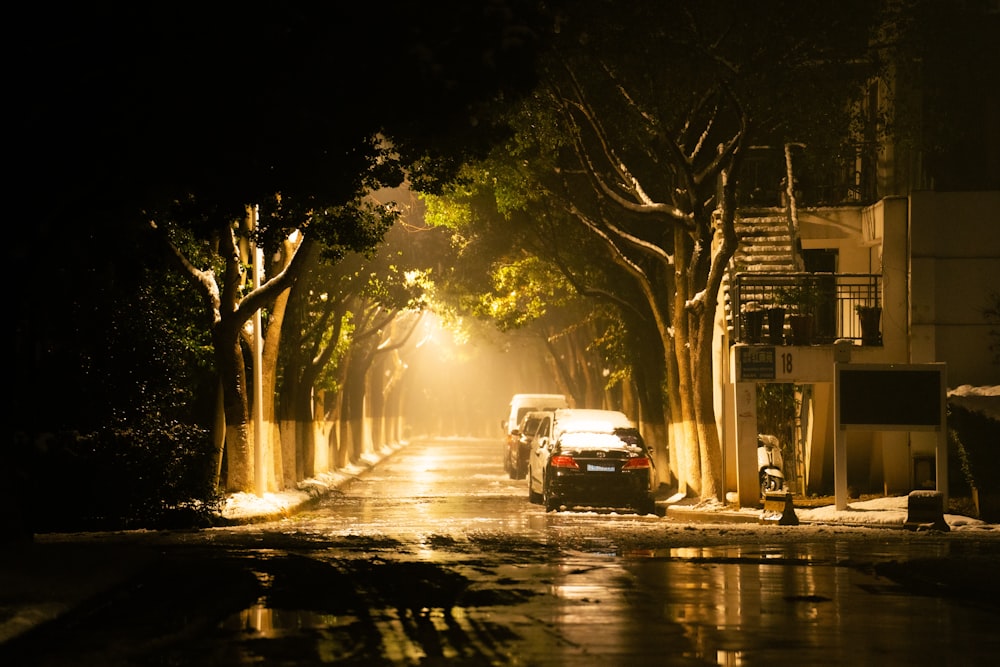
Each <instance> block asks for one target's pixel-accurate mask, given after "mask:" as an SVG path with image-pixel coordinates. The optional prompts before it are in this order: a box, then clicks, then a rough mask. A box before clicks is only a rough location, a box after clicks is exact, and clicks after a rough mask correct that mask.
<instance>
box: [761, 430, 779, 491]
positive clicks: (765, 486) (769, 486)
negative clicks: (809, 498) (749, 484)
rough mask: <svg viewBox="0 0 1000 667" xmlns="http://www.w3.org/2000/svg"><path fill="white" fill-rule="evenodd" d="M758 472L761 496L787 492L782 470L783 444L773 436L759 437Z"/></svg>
mask: <svg viewBox="0 0 1000 667" xmlns="http://www.w3.org/2000/svg"><path fill="white" fill-rule="evenodd" d="M757 470H758V472H759V474H760V495H761V496H764V495H766V494H767V493H769V492H774V491H784V490H785V473H784V471H783V470H782V459H781V442H780V441H779V440H778V438H776V437H775V436H773V435H766V434H763V433H759V434H758V435H757Z"/></svg>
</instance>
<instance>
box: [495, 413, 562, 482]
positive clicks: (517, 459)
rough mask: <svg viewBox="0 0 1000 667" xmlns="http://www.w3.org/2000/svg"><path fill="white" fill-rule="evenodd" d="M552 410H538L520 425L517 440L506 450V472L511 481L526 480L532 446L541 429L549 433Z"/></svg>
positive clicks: (525, 418) (527, 416) (516, 431)
mask: <svg viewBox="0 0 1000 667" xmlns="http://www.w3.org/2000/svg"><path fill="white" fill-rule="evenodd" d="M552 414H553V413H552V411H551V410H536V411H533V412H529V413H527V414H526V415H524V419H522V420H521V423H520V425H519V426H518V427H517V429H516V430H515V431H513V433H514V435H515V436H517V439H516V440H513V441H512V442H510V443H509V444H508V446H507V448H506V450H504V456H505V457H506V460H505V461H504V470H506V471H507V474H508V475H509V476H510V478H511V479H524V478H525V476H526V475H527V474H528V456H529V454H530V451H531V444H532V443H533V442H534V440H535V435H536V434H537V433H538V432H539V430H540V429H541V430H542V431H543V432H547V431H548V422H549V421H551V419H552Z"/></svg>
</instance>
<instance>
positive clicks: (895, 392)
mask: <svg viewBox="0 0 1000 667" xmlns="http://www.w3.org/2000/svg"><path fill="white" fill-rule="evenodd" d="M935 366H939V367H934V366H929V365H923V366H920V365H917V366H898V367H893V366H876V367H868V368H866V367H864V366H860V365H858V366H850V365H847V366H845V367H842V368H840V369H839V371H838V383H837V384H838V392H839V399H840V424H841V426H851V425H853V426H895V427H906V426H909V427H916V428H940V427H941V425H942V424H941V419H942V417H941V414H942V410H943V405H942V403H943V396H944V394H943V387H942V383H943V382H944V373H943V368H942V367H940V365H935Z"/></svg>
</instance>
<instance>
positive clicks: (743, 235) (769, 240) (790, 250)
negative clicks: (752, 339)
mask: <svg viewBox="0 0 1000 667" xmlns="http://www.w3.org/2000/svg"><path fill="white" fill-rule="evenodd" d="M735 225H736V236H737V237H738V238H739V246H738V247H737V249H736V252H735V253H734V255H733V258H732V260H730V264H729V271H728V272H727V274H726V276H725V278H724V279H723V304H724V307H725V313H726V329H727V330H728V332H729V338H730V340H732V339H733V332H734V326H735V318H736V313H734V312H733V310H734V306H733V302H732V295H731V292H730V278H731V276H733V275H735V274H737V273H751V272H761V273H765V272H766V273H794V272H797V271H802V263H801V253H800V252H799V248H800V244H799V239H798V236H797V235H794V234H793V233H792V226H791V225H790V224H789V219H788V211H787V210H776V209H771V210H758V211H747V212H746V213H744V215H740V216H737V218H736V222H735Z"/></svg>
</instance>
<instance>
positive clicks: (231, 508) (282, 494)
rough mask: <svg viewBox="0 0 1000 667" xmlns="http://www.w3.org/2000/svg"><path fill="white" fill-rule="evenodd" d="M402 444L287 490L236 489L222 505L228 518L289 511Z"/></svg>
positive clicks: (373, 462)
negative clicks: (254, 490)
mask: <svg viewBox="0 0 1000 667" xmlns="http://www.w3.org/2000/svg"><path fill="white" fill-rule="evenodd" d="M402 446H403V444H398V445H385V446H383V447H382V448H381V449H380V450H379V451H377V452H369V453H367V454H365V455H363V456H362V457H361V460H360V461H359V462H358V463H356V464H352V465H350V466H348V467H346V468H342V469H340V470H336V471H333V472H324V473H320V474H318V475H316V476H315V477H313V478H311V479H307V480H305V481H302V482H299V483H298V486H297V488H294V489H286V490H284V491H275V492H271V491H269V492H266V493H265V494H264V495H262V496H258V495H257V494H255V493H234V494H232V495H230V496H229V497H227V498H226V500H225V502H224V503H223V506H222V516H223V518H225V519H230V520H237V519H248V518H253V517H271V516H275V515H283V514H288V512H289V511H290V510H292V509H294V508H296V507H298V506H299V505H301V504H303V503H305V502H308V501H309V500H312V499H313V498H316V497H319V496H321V495H323V494H324V493H326V492H328V491H330V490H331V489H335V488H337V487H339V486H341V485H343V484H345V483H346V482H348V481H350V480H352V479H354V478H355V477H357V476H358V475H360V474H361V473H363V472H365V471H366V470H369V469H371V467H372V466H374V465H375V464H377V463H378V462H379V461H381V460H382V459H384V458H385V457H386V456H389V455H390V454H392V453H393V452H395V451H396V450H398V449H400V448H401V447H402Z"/></svg>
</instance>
